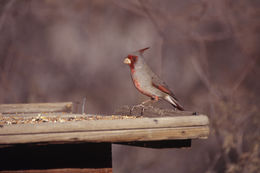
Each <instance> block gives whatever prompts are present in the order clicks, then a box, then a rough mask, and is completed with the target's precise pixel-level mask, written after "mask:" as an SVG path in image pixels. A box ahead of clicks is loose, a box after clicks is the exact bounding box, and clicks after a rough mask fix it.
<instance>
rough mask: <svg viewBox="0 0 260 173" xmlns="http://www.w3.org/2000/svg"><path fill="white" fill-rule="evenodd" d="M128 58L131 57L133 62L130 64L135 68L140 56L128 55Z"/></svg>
mask: <svg viewBox="0 0 260 173" xmlns="http://www.w3.org/2000/svg"><path fill="white" fill-rule="evenodd" d="M127 58H128V59H130V61H131V64H129V66H130V68H131V69H134V67H135V63H136V62H137V59H138V56H135V55H128V56H127Z"/></svg>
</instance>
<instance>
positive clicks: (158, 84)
mask: <svg viewBox="0 0 260 173" xmlns="http://www.w3.org/2000/svg"><path fill="white" fill-rule="evenodd" d="M152 85H153V86H154V87H156V88H158V89H159V90H161V91H162V92H164V93H167V94H169V95H170V96H172V97H173V98H174V99H175V100H177V101H178V99H177V98H176V96H175V95H174V94H173V92H172V91H171V90H170V89H169V87H168V86H167V84H166V83H165V82H164V81H162V80H161V79H160V78H159V77H158V76H156V75H153V76H152Z"/></svg>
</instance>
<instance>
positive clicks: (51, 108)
mask: <svg viewBox="0 0 260 173" xmlns="http://www.w3.org/2000/svg"><path fill="white" fill-rule="evenodd" d="M72 105H73V103H72V102H59V103H28V104H0V113H38V112H72Z"/></svg>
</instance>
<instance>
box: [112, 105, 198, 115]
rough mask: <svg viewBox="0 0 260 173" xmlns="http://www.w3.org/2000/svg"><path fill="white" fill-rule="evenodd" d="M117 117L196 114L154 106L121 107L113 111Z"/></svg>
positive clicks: (194, 113)
mask: <svg viewBox="0 0 260 173" xmlns="http://www.w3.org/2000/svg"><path fill="white" fill-rule="evenodd" d="M115 114H119V115H136V116H145V117H166V116H189V115H197V114H198V113H197V112H191V111H179V110H174V109H161V108H158V107H154V106H144V107H142V106H127V105H126V106H122V107H120V108H118V109H117V110H116V111H115Z"/></svg>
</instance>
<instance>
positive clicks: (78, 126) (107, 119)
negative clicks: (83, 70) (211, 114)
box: [0, 102, 209, 173]
mask: <svg viewBox="0 0 260 173" xmlns="http://www.w3.org/2000/svg"><path fill="white" fill-rule="evenodd" d="M74 109H75V106H73V103H72V102H64V103H35V104H2V105H0V156H1V157H0V163H1V164H0V170H1V171H11V172H21V171H22V170H25V171H26V172H28V171H31V172H37V171H38V172H43V171H46V172H81V171H85V172H91V173H92V172H93V173H94V172H95V173H97V172H99V173H103V172H112V152H111V144H123V145H132V146H140V147H147V148H158V149H159V148H184V147H190V146H191V140H192V139H206V138H207V137H208V135H209V120H208V117H207V116H206V115H201V114H198V113H194V112H188V111H182V112H181V111H174V110H164V109H158V108H153V107H145V108H144V109H142V108H140V107H135V108H134V109H132V108H130V107H128V106H125V107H122V108H121V109H120V110H118V111H117V113H116V114H115V115H106V116H105V115H89V114H86V115H84V114H76V113H72V112H75V110H74ZM131 114H132V115H131Z"/></svg>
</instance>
